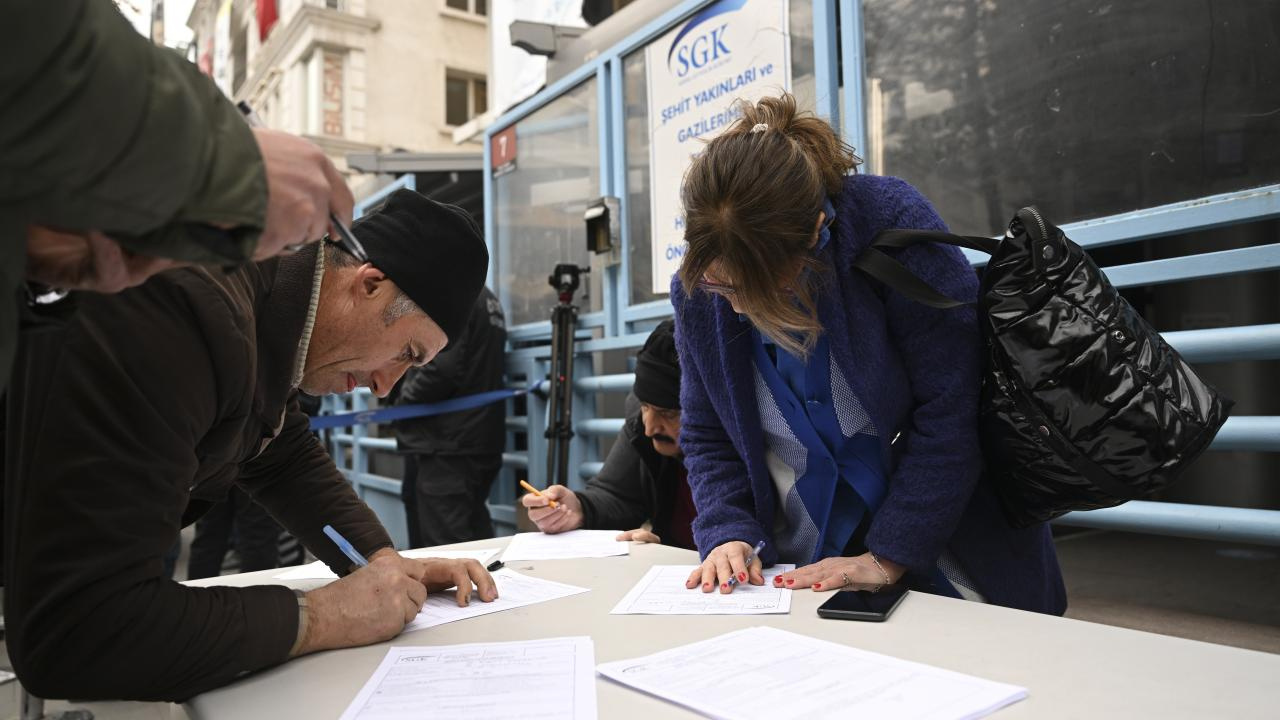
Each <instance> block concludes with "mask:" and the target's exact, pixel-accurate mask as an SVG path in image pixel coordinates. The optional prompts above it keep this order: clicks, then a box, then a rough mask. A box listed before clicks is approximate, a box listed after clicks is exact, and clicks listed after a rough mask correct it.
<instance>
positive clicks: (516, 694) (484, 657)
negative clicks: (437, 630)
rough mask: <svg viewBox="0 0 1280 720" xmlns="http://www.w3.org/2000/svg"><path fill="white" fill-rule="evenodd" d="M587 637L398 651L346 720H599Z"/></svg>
mask: <svg viewBox="0 0 1280 720" xmlns="http://www.w3.org/2000/svg"><path fill="white" fill-rule="evenodd" d="M594 665H595V648H594V646H593V644H592V642H591V638H588V637H567V638H549V639H546V640H529V641H523V642H505V643H473V644H470V645H441V646H438V647H393V648H391V649H390V650H388V651H387V656H386V657H385V658H383V659H382V664H381V665H379V666H378V669H377V670H375V671H374V673H373V677H371V678H369V682H367V683H365V686H364V688H362V689H361V690H360V694H359V695H357V696H356V699H355V700H353V701H352V702H351V705H350V706H349V707H348V708H347V711H346V712H344V713H343V714H342V720H402V719H404V720H408V719H410V718H412V719H413V720H417V719H418V718H423V717H442V718H473V717H474V718H487V719H492V720H517V718H519V719H522V720H523V719H526V718H527V719H529V720H595V717H596V683H595V673H594V672H593V670H594V667H593V666H594Z"/></svg>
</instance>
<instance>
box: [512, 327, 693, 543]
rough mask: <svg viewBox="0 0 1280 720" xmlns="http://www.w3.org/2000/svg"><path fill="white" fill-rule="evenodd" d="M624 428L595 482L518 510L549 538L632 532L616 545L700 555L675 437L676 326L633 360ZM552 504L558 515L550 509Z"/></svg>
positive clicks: (657, 333) (532, 499)
mask: <svg viewBox="0 0 1280 720" xmlns="http://www.w3.org/2000/svg"><path fill="white" fill-rule="evenodd" d="M625 409H626V422H625V423H624V424H623V426H622V431H621V432H620V433H618V438H617V439H616V440H614V443H613V449H612V450H610V451H609V457H608V458H606V459H605V462H604V467H603V468H601V469H600V474H599V475H596V476H595V477H593V478H591V479H590V480H588V481H587V486H586V488H585V489H583V490H582V491H581V492H574V491H572V490H570V489H568V488H566V487H565V486H563V485H552V486H550V487H549V488H547V489H546V490H543V491H542V497H538V496H537V495H534V494H533V493H529V494H527V495H525V496H524V497H522V498H521V499H520V502H521V503H522V504H523V505H524V506H525V507H527V508H529V519H531V520H533V522H534V523H535V524H537V526H538V529H539V530H541V531H543V532H546V533H561V532H565V531H568V530H576V529H578V528H589V529H594V530H607V529H610V528H636V527H638V526H639V525H640V524H641V523H643V522H645V521H648V522H649V523H650V526H651V528H652V529H651V530H645V529H636V530H628V531H627V532H624V533H622V534H620V535H619V536H618V539H619V540H639V541H645V542H655V543H656V542H661V543H665V544H667V545H674V546H676V547H682V548H687V549H690V550H695V549H697V548H696V547H695V545H694V544H693V530H692V529H691V527H690V526H691V525H692V523H693V518H694V516H696V515H697V510H696V509H695V508H694V505H693V496H692V494H691V492H690V491H689V481H688V475H687V473H686V472H685V469H684V455H683V454H682V453H681V452H680V446H679V445H677V444H676V438H678V437H679V436H680V362H679V359H678V358H677V357H676V343H675V335H674V332H673V325H672V322H671V321H670V320H666V321H664V322H662V323H660V324H659V325H658V327H657V328H655V329H654V331H653V332H652V333H650V335H649V337H648V339H646V340H645V342H644V346H643V347H641V348H640V352H639V354H637V355H636V379H635V383H634V384H633V385H632V386H631V394H629V395H627V399H626V403H625ZM549 500H555V501H556V503H557V505H559V507H556V508H551V507H550V506H549V502H548V501H549Z"/></svg>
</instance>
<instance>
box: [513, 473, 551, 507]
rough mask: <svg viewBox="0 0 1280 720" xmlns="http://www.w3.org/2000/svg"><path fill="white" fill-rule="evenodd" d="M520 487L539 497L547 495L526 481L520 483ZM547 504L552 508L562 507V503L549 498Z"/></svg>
mask: <svg viewBox="0 0 1280 720" xmlns="http://www.w3.org/2000/svg"><path fill="white" fill-rule="evenodd" d="M520 487H522V488H524V489H525V490H528V491H529V492H531V493H533V494H534V495H537V496H538V497H546V496H545V495H543V494H542V493H541V492H539V491H538V488H536V487H534V486H532V485H530V484H529V483H527V482H525V481H524V480H521V481H520ZM547 504H548V505H550V506H551V507H552V508H558V507H560V503H558V502H556V501H555V500H552V499H551V498H547Z"/></svg>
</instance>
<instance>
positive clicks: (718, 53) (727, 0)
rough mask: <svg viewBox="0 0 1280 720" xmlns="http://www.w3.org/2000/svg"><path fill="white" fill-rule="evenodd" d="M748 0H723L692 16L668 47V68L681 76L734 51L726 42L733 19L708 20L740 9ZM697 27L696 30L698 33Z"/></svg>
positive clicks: (677, 75)
mask: <svg viewBox="0 0 1280 720" xmlns="http://www.w3.org/2000/svg"><path fill="white" fill-rule="evenodd" d="M746 2H747V0H722V1H721V2H718V3H715V4H714V5H711V6H709V7H707V8H706V9H704V10H703V11H702V12H700V13H698V14H697V15H694V16H693V17H692V18H690V20H689V22H687V23H685V26H684V27H683V28H681V30H680V32H679V33H678V34H677V35H676V38H675V40H672V41H671V49H670V50H668V51H667V68H668V69H669V70H671V72H672V73H673V74H675V76H676V77H678V78H683V77H685V76H687V75H688V74H689V73H690V72H693V71H695V70H700V69H702V68H704V67H706V66H707V65H711V64H714V63H715V62H716V61H718V60H720V59H722V58H725V57H727V56H728V55H729V54H730V53H731V52H732V51H731V50H730V49H729V46H728V44H726V43H725V34H726V33H727V31H728V29H729V23H727V22H723V23H720V24H718V25H710V24H708V23H707V21H708V20H711V19H712V18H715V17H716V16H718V15H723V14H725V13H728V12H733V11H735V10H739V9H741V8H742V6H743V5H745V4H746ZM695 31H698V32H696V34H695Z"/></svg>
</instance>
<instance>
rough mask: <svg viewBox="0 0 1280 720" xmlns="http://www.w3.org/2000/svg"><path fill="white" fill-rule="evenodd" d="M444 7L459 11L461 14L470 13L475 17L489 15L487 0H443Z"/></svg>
mask: <svg viewBox="0 0 1280 720" xmlns="http://www.w3.org/2000/svg"><path fill="white" fill-rule="evenodd" d="M444 4H445V7H447V8H450V9H453V10H461V11H462V12H471V13H475V14H476V15H488V14H489V2H488V0H444Z"/></svg>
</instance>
